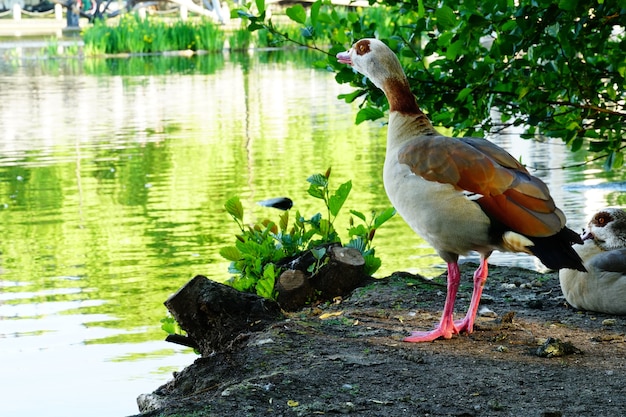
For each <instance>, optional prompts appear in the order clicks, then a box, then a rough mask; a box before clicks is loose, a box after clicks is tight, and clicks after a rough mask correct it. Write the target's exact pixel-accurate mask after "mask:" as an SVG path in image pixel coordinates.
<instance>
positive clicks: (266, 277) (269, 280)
mask: <svg viewBox="0 0 626 417" xmlns="http://www.w3.org/2000/svg"><path fill="white" fill-rule="evenodd" d="M276 275H277V271H276V270H275V268H274V264H272V263H269V264H267V265H266V266H265V268H264V269H263V278H262V279H260V280H259V281H258V282H257V284H256V293H257V295H260V296H261V297H264V298H269V299H270V300H273V299H275V298H276V293H275V292H274V284H275V282H276Z"/></svg>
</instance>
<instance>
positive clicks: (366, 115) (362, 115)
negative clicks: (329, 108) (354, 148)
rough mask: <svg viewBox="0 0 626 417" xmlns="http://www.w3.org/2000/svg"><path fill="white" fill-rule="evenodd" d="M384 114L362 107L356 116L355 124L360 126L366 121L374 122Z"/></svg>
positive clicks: (372, 108) (374, 109) (375, 109)
mask: <svg viewBox="0 0 626 417" xmlns="http://www.w3.org/2000/svg"><path fill="white" fill-rule="evenodd" d="M384 115H385V113H383V112H382V111H381V110H379V109H377V108H374V107H364V108H362V109H361V110H359V112H358V113H357V114H356V122H355V123H356V124H357V125H358V124H361V123H363V122H364V121H366V120H376V119H380V118H381V117H383V116H384Z"/></svg>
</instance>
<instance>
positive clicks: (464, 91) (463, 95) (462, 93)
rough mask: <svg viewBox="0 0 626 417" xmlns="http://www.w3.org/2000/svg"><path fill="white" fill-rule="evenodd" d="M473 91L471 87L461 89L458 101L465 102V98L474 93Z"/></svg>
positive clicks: (457, 97)
mask: <svg viewBox="0 0 626 417" xmlns="http://www.w3.org/2000/svg"><path fill="white" fill-rule="evenodd" d="M472 91H474V89H472V88H470V87H465V88H464V89H462V90H461V91H459V94H457V96H456V101H460V102H464V101H465V99H466V98H467V97H468V96H469V95H470V94H471V93H472Z"/></svg>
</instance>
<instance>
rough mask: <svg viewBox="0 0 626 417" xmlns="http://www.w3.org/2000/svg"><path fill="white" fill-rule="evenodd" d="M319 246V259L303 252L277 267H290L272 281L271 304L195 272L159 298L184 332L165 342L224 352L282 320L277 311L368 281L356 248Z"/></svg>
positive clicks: (326, 298)
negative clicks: (242, 337) (273, 295)
mask: <svg viewBox="0 0 626 417" xmlns="http://www.w3.org/2000/svg"><path fill="white" fill-rule="evenodd" d="M324 248H325V249H326V250H325V252H324V251H319V250H318V252H317V253H318V254H319V253H324V256H323V257H320V256H319V255H318V257H319V258H320V259H318V258H316V257H315V256H314V255H313V253H312V252H311V251H306V252H304V253H303V254H302V255H300V256H298V257H296V258H292V259H289V260H286V261H285V263H283V264H281V265H279V266H280V267H282V268H285V267H286V266H287V265H288V266H287V267H290V268H291V269H288V270H286V271H284V272H283V273H282V274H281V275H280V277H279V278H278V279H277V281H276V283H275V286H274V287H275V288H276V290H277V292H278V299H277V302H275V301H272V300H268V299H266V298H263V297H260V296H258V295H256V294H250V293H244V292H241V291H237V290H236V289H234V288H232V287H230V286H228V285H224V284H220V283H218V282H215V281H211V280H209V279H208V278H206V277H204V276H202V275H198V276H196V277H195V278H193V279H192V280H190V281H189V282H188V283H187V284H185V285H184V286H183V287H182V288H181V289H180V290H178V291H177V292H176V293H175V294H173V295H172V296H171V297H169V298H168V299H167V301H165V306H166V307H167V309H168V310H169V311H170V313H171V314H172V316H174V319H175V320H176V321H177V322H178V324H179V325H180V327H181V328H182V329H183V330H185V331H186V332H187V336H186V337H185V336H180V335H170V336H169V337H168V338H167V340H168V341H170V342H173V343H178V344H182V345H185V346H191V347H194V348H196V349H197V350H199V351H200V353H201V354H202V355H203V356H208V355H211V354H212V353H214V352H216V351H224V350H227V349H228V348H229V347H231V346H232V342H233V341H234V340H235V339H236V338H237V337H238V336H240V335H242V334H246V333H250V332H254V331H261V330H263V329H264V328H265V327H267V326H268V325H270V324H272V323H275V322H276V321H277V320H280V319H282V318H283V314H282V311H281V309H283V310H285V311H295V310H298V309H300V308H302V307H304V306H305V305H307V304H310V303H313V302H318V301H329V300H332V299H334V298H335V297H337V296H345V295H347V294H349V293H350V292H351V291H352V290H354V289H355V288H357V287H359V286H363V285H365V284H367V283H369V282H371V280H372V278H371V277H369V276H367V275H366V274H365V272H364V270H365V260H364V259H363V256H361V253H360V252H359V251H358V250H356V249H353V248H344V247H342V246H341V245H339V244H332V245H327V246H324ZM311 265H313V268H310V266H311ZM309 270H311V271H312V272H309Z"/></svg>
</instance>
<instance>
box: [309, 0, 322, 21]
mask: <svg viewBox="0 0 626 417" xmlns="http://www.w3.org/2000/svg"><path fill="white" fill-rule="evenodd" d="M321 6H322V0H317V1H315V3H313V4H312V5H311V25H313V26H315V24H316V23H317V18H318V16H319V14H320V7H321Z"/></svg>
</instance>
